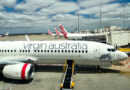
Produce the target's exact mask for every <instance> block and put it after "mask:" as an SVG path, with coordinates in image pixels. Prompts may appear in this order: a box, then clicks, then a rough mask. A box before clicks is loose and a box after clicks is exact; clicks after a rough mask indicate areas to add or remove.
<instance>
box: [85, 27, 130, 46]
mask: <svg viewBox="0 0 130 90" xmlns="http://www.w3.org/2000/svg"><path fill="white" fill-rule="evenodd" d="M92 33H95V36H88V37H83V40H87V41H97V42H102V43H107V44H110V45H112V46H117V47H130V29H127V30H123V29H121V28H120V27H116V26H107V27H104V29H100V30H93V31H92Z"/></svg>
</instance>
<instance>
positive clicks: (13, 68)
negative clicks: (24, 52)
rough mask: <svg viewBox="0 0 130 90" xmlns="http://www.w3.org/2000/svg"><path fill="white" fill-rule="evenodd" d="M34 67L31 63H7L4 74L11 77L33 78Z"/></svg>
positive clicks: (20, 78)
mask: <svg viewBox="0 0 130 90" xmlns="http://www.w3.org/2000/svg"><path fill="white" fill-rule="evenodd" d="M33 75H34V67H33V65H32V64H29V63H20V64H13V65H6V66H5V67H4V68H3V76H4V77H6V78H10V79H19V80H26V79H31V78H33Z"/></svg>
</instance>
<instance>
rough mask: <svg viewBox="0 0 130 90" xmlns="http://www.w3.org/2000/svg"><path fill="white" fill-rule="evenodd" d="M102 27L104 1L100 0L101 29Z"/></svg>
mask: <svg viewBox="0 0 130 90" xmlns="http://www.w3.org/2000/svg"><path fill="white" fill-rule="evenodd" d="M101 28H102V2H101V0H100V29H101Z"/></svg>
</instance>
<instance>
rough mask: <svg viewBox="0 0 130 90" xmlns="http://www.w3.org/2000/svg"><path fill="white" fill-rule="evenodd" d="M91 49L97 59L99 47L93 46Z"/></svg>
mask: <svg viewBox="0 0 130 90" xmlns="http://www.w3.org/2000/svg"><path fill="white" fill-rule="evenodd" d="M93 50H94V51H93V53H94V54H93V55H94V58H95V59H99V57H100V48H99V46H94V49H93Z"/></svg>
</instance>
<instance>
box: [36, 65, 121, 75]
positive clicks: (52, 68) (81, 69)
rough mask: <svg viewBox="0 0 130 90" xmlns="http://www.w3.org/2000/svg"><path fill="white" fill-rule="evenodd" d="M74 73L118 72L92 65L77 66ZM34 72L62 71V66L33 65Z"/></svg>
mask: <svg viewBox="0 0 130 90" xmlns="http://www.w3.org/2000/svg"><path fill="white" fill-rule="evenodd" d="M75 71H76V73H86V74H89V73H90V74H91V73H97V72H98V73H120V71H118V70H112V69H104V68H100V69H97V68H96V67H94V66H78V67H76V68H75ZM35 72H63V66H51V65H50V66H45V65H43V66H42V65H40V66H36V67H35Z"/></svg>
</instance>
